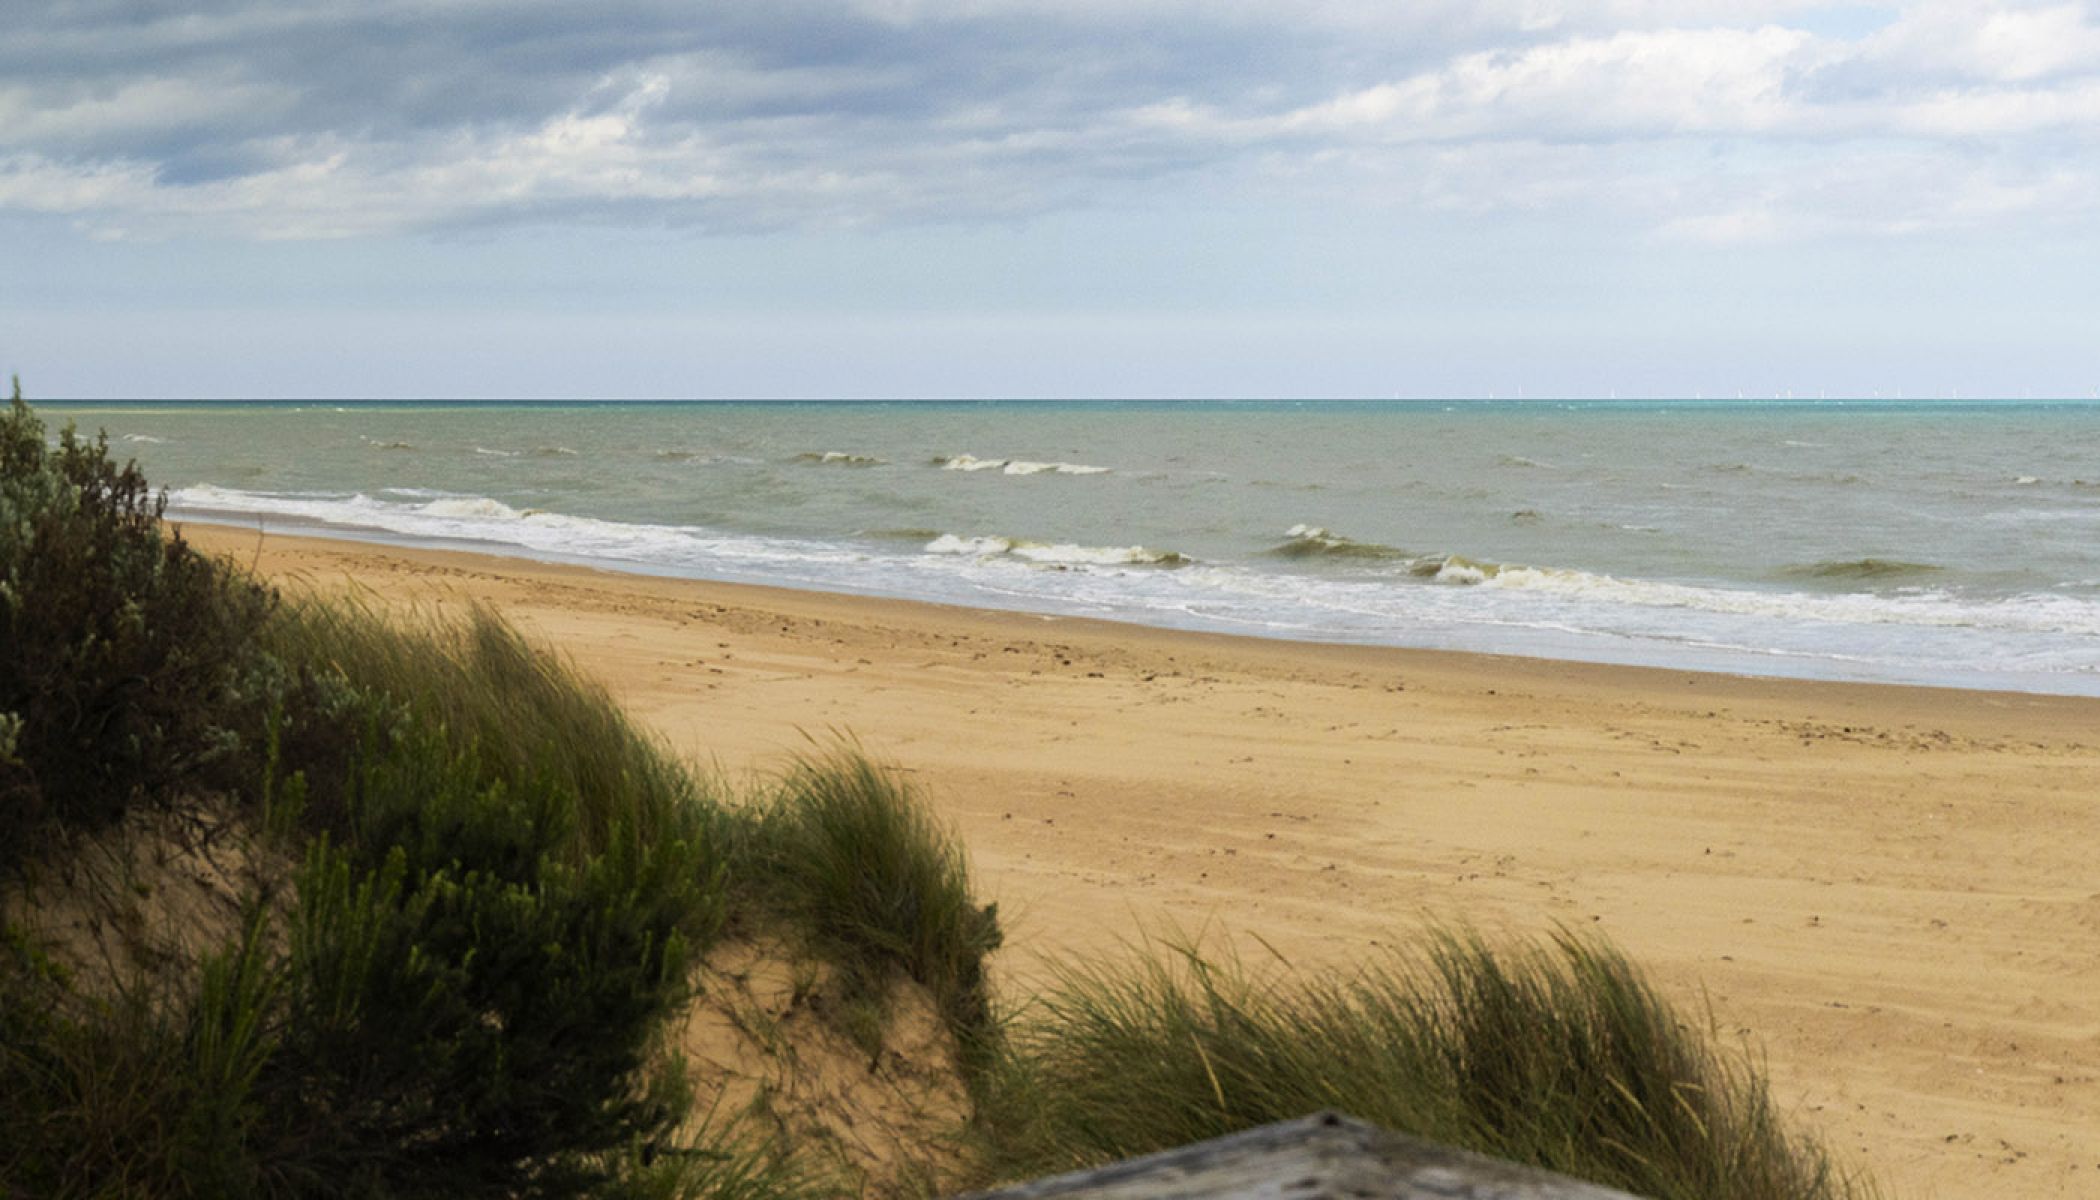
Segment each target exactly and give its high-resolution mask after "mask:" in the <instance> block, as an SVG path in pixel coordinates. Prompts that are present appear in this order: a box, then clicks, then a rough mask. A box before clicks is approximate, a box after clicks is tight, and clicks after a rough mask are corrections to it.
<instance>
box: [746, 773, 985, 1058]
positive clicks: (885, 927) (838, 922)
mask: <svg viewBox="0 0 2100 1200" xmlns="http://www.w3.org/2000/svg"><path fill="white" fill-rule="evenodd" d="M746 858H747V863H746V865H745V869H746V870H747V871H748V873H749V874H748V883H749V886H750V888H751V889H753V890H754V891H755V892H756V893H757V894H758V895H759V896H760V897H762V898H763V899H764V900H765V901H766V902H767V903H768V905H769V906H770V908H771V909H772V910H773V911H775V912H777V913H779V914H780V915H782V916H784V917H786V918H788V919H789V920H791V921H793V922H795V923H796V925H797V927H799V928H800V929H802V930H803V931H805V932H806V933H807V934H808V935H809V936H810V938H811V939H812V941H813V943H814V948H815V949H816V950H817V951H818V952H819V953H821V954H823V955H824V956H825V957H826V958H828V959H830V960H831V961H832V962H833V963H835V964H836V965H837V966H838V967H839V968H840V970H841V972H842V975H843V980H844V983H845V985H846V991H847V995H848V999H849V1001H855V1002H860V1003H873V1004H878V1005H879V1004H880V1002H881V999H882V997H883V995H884V994H885V993H886V990H887V987H888V984H889V982H890V980H891V978H892V976H893V975H895V974H902V975H903V976H905V977H907V978H910V979H913V980H916V981H918V982H919V983H921V984H924V985H925V986H926V987H927V988H928V989H929V990H930V991H931V992H932V993H933V996H934V1001H935V1004H936V1005H937V1006H938V1007H939V1009H940V1012H941V1015H942V1017H943V1018H944V1020H945V1021H946V1023H947V1024H948V1027H949V1028H950V1030H952V1031H953V1032H954V1033H955V1035H956V1037H957V1039H958V1041H959V1043H960V1045H961V1047H962V1050H963V1052H964V1055H965V1059H966V1061H976V1059H977V1058H978V1057H980V1056H981V1055H982V1054H983V1053H984V1052H986V1051H987V1050H988V1049H989V1046H990V1043H991V1041H992V1039H993V1036H994V1025H993V1022H992V1017H991V1010H990V1005H989V1001H988V997H987V993H986V988H985V976H984V960H985V957H986V956H987V955H989V954H990V953H991V952H992V951H993V950H995V949H997V948H998V946H999V944H1000V941H1001V937H1002V935H1001V933H1000V930H999V918H998V909H997V906H996V905H987V906H985V907H982V908H980V907H979V906H978V905H977V903H976V902H975V900H974V898H973V897H972V895H971V891H970V880H969V872H968V869H967V867H966V865H965V863H964V859H963V853H962V848H961V847H960V846H959V845H958V844H957V843H956V842H955V839H954V838H953V837H952V836H950V835H949V834H948V832H947V831H946V830H944V829H942V828H941V827H940V826H939V825H938V824H936V823H935V822H934V820H933V818H932V816H931V814H929V813H928V812H927V811H926V809H925V808H924V806H922V805H921V804H920V803H919V801H918V799H917V798H916V797H914V796H913V795H912V794H911V792H910V790H909V789H908V788H906V787H905V786H904V784H903V783H902V782H901V781H900V780H899V779H898V778H897V777H896V776H895V775H894V774H891V773H889V772H886V771H883V770H881V769H879V768H878V767H876V766H875V765H874V764H872V763H870V762H869V761H868V760H867V759H866V758H865V757H863V756H861V755H859V754H857V753H853V752H851V751H847V750H841V751H838V752H836V753H833V754H831V755H830V756H828V757H826V758H822V759H817V760H811V761H805V762H802V763H800V764H798V765H797V766H796V767H795V768H794V769H793V770H792V771H790V772H789V773H788V775H787V777H786V778H785V779H784V780H783V781H782V783H781V785H780V786H779V788H778V789H777V790H776V792H775V795H774V796H773V798H772V799H771V801H770V802H769V803H768V804H767V806H766V807H765V809H764V811H763V813H762V815H761V818H760V821H759V824H758V828H757V830H756V831H755V833H754V834H753V837H752V842H751V845H750V846H749V847H748V849H747V851H746Z"/></svg>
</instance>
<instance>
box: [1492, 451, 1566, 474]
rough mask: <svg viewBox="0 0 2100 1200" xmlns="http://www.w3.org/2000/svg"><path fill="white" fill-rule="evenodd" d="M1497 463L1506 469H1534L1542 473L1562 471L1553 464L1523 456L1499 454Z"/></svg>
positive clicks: (1496, 457)
mask: <svg viewBox="0 0 2100 1200" xmlns="http://www.w3.org/2000/svg"><path fill="white" fill-rule="evenodd" d="M1495 461H1496V462H1497V463H1498V464H1500V465H1502V466H1505V467H1532V468H1536V469H1537V470H1541V471H1557V470H1559V469H1560V468H1558V467H1556V466H1554V465H1553V464H1552V463H1548V462H1540V461H1539V460H1538V459H1535V458H1526V457H1524V456H1523V455H1521V454H1498V455H1496V456H1495Z"/></svg>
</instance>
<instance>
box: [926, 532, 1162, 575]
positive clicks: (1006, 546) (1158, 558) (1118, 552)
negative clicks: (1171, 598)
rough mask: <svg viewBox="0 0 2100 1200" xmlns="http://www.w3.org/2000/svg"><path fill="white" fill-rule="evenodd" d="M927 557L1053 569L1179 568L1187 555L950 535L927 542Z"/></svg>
mask: <svg viewBox="0 0 2100 1200" xmlns="http://www.w3.org/2000/svg"><path fill="white" fill-rule="evenodd" d="M926 553H928V554H957V555H966V556H969V557H973V558H979V559H986V558H998V557H1001V556H1009V557H1012V558H1017V559H1020V560H1022V561H1024V562H1031V563H1038V564H1041V565H1044V566H1053V567H1075V566H1096V567H1113V566H1180V565H1182V564H1185V563H1187V562H1188V561H1189V560H1188V558H1187V556H1185V555H1181V554H1177V553H1175V552H1174V551H1172V550H1148V549H1146V548H1145V547H1143V546H1079V545H1074V544H1072V543H1070V542H1031V541H1025V540H1023V539H1020V538H1006V537H959V536H957V535H955V534H952V533H944V534H942V535H941V536H939V537H937V538H935V539H933V540H932V541H930V542H928V543H926Z"/></svg>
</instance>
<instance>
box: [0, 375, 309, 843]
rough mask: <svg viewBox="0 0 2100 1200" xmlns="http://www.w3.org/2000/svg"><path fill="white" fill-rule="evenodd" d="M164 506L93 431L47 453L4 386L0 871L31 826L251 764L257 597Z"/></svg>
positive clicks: (160, 793)
mask: <svg viewBox="0 0 2100 1200" xmlns="http://www.w3.org/2000/svg"><path fill="white" fill-rule="evenodd" d="M18 393H19V388H18ZM165 506H166V498H165V496H156V495H155V494H153V492H152V491H151V489H150V488H149V487H148V486H147V483H146V480H145V477H144V476H143V475H141V474H140V473H139V471H138V468H137V466H136V465H134V464H126V465H124V466H122V467H119V466H117V465H116V464H115V463H114V462H112V461H111V459H110V457H109V444H108V439H107V438H106V437H99V436H98V437H97V438H95V439H94V440H92V441H89V440H85V439H82V438H81V437H79V436H78V435H77V434H76V433H75V432H74V430H73V428H72V427H71V426H70V425H68V426H67V427H66V428H65V429H64V430H63V431H62V432H61V433H60V434H59V438H58V443H57V445H56V446H55V447H53V446H49V445H47V444H46V442H45V436H44V426H43V424H42V422H40V421H39V420H38V419H37V417H36V415H35V414H34V413H33V412H32V411H31V410H30V408H29V406H28V405H26V404H24V403H23V402H22V400H21V398H20V396H19V394H17V396H16V398H15V399H14V401H13V402H12V405H11V407H10V409H9V411H8V413H7V415H6V416H5V417H4V418H0V868H4V867H5V866H7V865H8V864H9V862H11V861H12V860H13V859H14V858H15V857H16V856H18V855H20V854H21V853H23V852H24V851H25V850H26V849H27V847H28V844H29V842H30V841H31V840H32V838H33V837H34V836H35V835H36V834H38V833H39V832H42V831H45V830H48V829H50V828H52V827H65V828H71V829H82V830H92V829H95V828H99V827H102V826H106V825H109V824H111V823H113V822H115V821H117V820H119V819H120V818H121V817H122V816H123V814H124V813H125V812H126V811H127V810H128V809H130V807H131V806H133V805H135V804H139V803H151V802H161V801H165V800H168V799H170V798H172V797H174V796H177V795H180V794H183V793H185V792H196V791H200V790H213V789H224V788H229V787H232V786H234V785H235V784H236V782H237V781H239V780H241V779H243V778H245V777H246V776H247V775H248V773H249V772H251V771H252V762H250V761H249V760H248V759H247V758H246V757H245V756H244V755H243V753H242V751H243V750H244V748H246V747H247V746H248V745H250V744H252V737H253V731H254V730H255V729H256V728H257V727H258V726H259V723H260V720H261V716H262V713H263V712H264V711H266V710H267V708H268V706H269V704H270V702H271V699H272V696H273V695H274V688H275V675H274V672H273V670H272V664H271V663H270V662H269V661H268V660H267V658H265V657H264V656H263V655H261V654H260V653H259V652H258V650H257V647H256V641H255V638H256V634H257V632H258V631H259V630H260V629H261V627H262V624H263V622H264V621H265V619H266V618H267V616H268V614H269V611H270V608H271V604H272V596H271V594H270V592H269V591H268V590H267V589H265V588H262V587H260V586H258V585H256V584H254V583H253V582H251V581H249V580H247V579H245V578H242V577H240V576H238V575H237V574H235V573H234V572H232V571H230V570H229V569H227V568H225V567H224V566H222V565H220V564H219V563H217V562H216V561H214V560H212V559H210V558H207V557H205V556H203V555H201V554H198V553H197V552H196V551H195V550H193V549H192V548H191V547H190V546H189V545H187V544H186V543H185V542H184V541H183V540H182V536H181V535H180V533H177V532H173V531H169V530H164V529H163V527H162V526H161V523H160V518H161V513H162V511H163V509H164V508H165Z"/></svg>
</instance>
